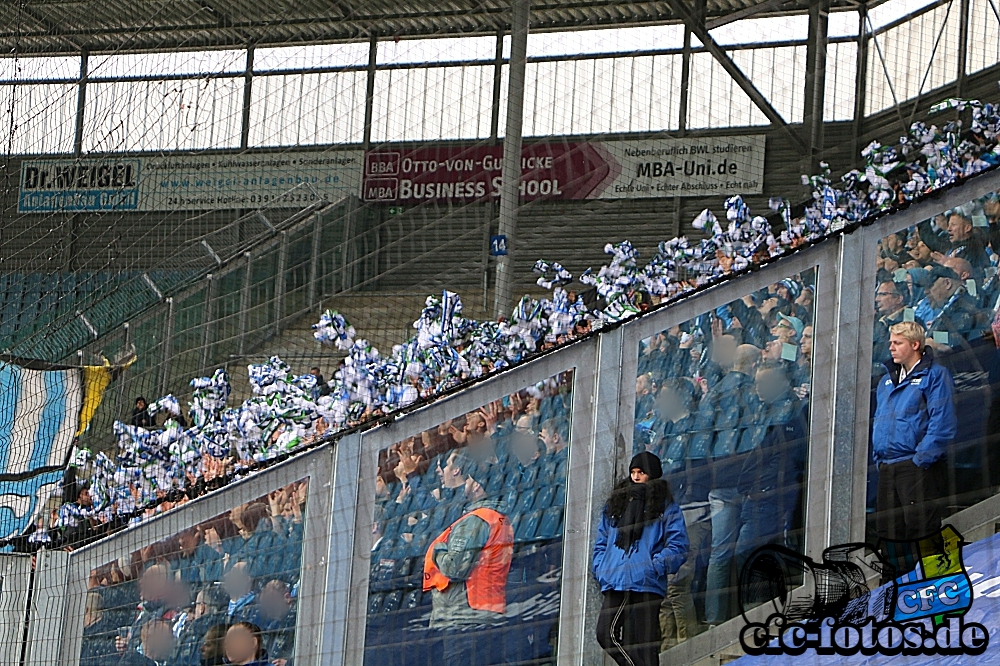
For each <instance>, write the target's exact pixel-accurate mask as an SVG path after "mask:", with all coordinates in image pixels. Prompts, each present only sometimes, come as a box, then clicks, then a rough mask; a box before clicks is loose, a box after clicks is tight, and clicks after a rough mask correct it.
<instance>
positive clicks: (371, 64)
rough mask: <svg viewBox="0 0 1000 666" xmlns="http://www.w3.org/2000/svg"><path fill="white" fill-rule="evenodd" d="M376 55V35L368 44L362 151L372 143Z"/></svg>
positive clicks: (372, 35) (372, 36) (373, 34)
mask: <svg viewBox="0 0 1000 666" xmlns="http://www.w3.org/2000/svg"><path fill="white" fill-rule="evenodd" d="M377 53H378V35H377V34H375V33H374V32H373V33H372V34H371V37H370V38H369V42H368V80H367V81H366V82H365V130H364V132H365V133H364V135H363V136H362V139H361V144H362V149H363V150H365V151H367V150H368V149H369V148H371V142H372V115H373V113H374V107H375V63H376V58H375V56H376V54H377Z"/></svg>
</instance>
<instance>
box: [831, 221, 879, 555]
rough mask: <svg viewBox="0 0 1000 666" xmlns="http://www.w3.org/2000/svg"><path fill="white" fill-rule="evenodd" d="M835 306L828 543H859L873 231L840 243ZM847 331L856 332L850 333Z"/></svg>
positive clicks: (869, 362)
mask: <svg viewBox="0 0 1000 666" xmlns="http://www.w3.org/2000/svg"><path fill="white" fill-rule="evenodd" d="M841 242H842V245H841V257H840V273H841V278H840V284H839V285H838V291H839V292H840V302H839V303H837V312H838V314H839V317H840V321H839V322H838V323H837V325H836V329H837V333H836V339H837V343H836V344H837V347H836V350H835V351H836V354H835V356H834V361H835V363H836V366H835V369H834V377H835V384H834V390H835V393H834V400H835V402H834V414H836V417H837V418H836V420H835V421H834V432H833V435H834V437H833V466H832V471H833V474H832V475H831V478H832V480H833V486H832V488H831V497H832V506H831V507H830V515H831V525H830V537H831V543H846V542H848V541H863V540H864V536H865V522H866V513H865V505H866V494H867V486H868V417H869V414H868V412H869V403H868V401H869V395H870V394H869V391H870V390H871V384H870V382H871V373H872V330H873V327H874V325H875V306H874V303H873V301H872V294H874V293H875V288H876V284H877V280H876V275H877V274H878V270H877V268H876V263H877V261H878V256H877V252H876V249H875V248H876V243H877V242H878V235H877V234H876V232H875V227H862V228H861V229H858V230H857V231H855V232H854V233H853V234H850V235H845V236H842V237H841ZM852 328H854V329H856V330H852Z"/></svg>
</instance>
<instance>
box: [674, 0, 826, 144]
mask: <svg viewBox="0 0 1000 666" xmlns="http://www.w3.org/2000/svg"><path fill="white" fill-rule="evenodd" d="M684 2H685V0H667V4H668V5H669V6H670V8H671V9H673V11H674V12H675V13H676V14H677V15H678V16H681V17H682V18H683V20H684V23H685V25H687V26H688V28H689V29H690V30H691V33H692V34H694V36H695V37H697V38H698V40H699V41H700V42H701V43H702V46H704V47H705V50H706V51H708V52H709V53H711V54H712V57H713V58H715V60H716V61H717V62H718V63H719V64H720V65H722V68H723V69H724V70H726V72H727V73H728V74H729V76H731V77H732V79H733V81H735V82H736V85H738V86H739V87H740V89H741V90H743V92H745V93H746V94H747V96H748V97H749V98H750V101H752V102H753V103H754V104H755V105H756V106H757V108H758V109H760V110H761V112H762V113H763V114H764V116H765V117H766V118H767V119H768V120H769V121H771V124H772V125H773V126H775V127H777V128H778V129H780V130H781V131H782V132H783V133H784V135H785V138H787V139H788V141H789V143H791V144H792V145H793V146H794V147H795V149H796V150H797V151H799V154H800V155H807V154H808V153H809V147H808V146H807V145H806V143H805V142H804V141H802V139H801V138H800V137H799V135H798V134H797V133H796V132H795V131H794V130H793V129H792V128H791V127H789V125H788V123H787V122H785V119H784V118H782V117H781V114H780V113H778V111H777V109H775V108H774V107H773V106H771V102H769V101H768V100H767V98H766V97H764V95H763V93H761V92H760V91H759V90H757V86H755V85H754V84H753V81H751V80H750V79H749V78H747V75H746V74H744V73H743V70H741V69H740V68H739V66H738V65H737V64H736V63H735V62H733V59H732V58H730V57H729V54H728V53H726V51H725V50H724V49H723V48H722V47H721V46H719V44H718V42H716V41H715V40H714V39H713V38H712V36H711V35H710V34H708V29H707V28H706V27H705V24H704V23H702V22H700V21H698V20H696V18H695V17H694V15H692V14H691V12H690V11H689V9H688V8H687V7H686V6H685V5H684Z"/></svg>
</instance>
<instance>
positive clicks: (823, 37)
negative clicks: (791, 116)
mask: <svg viewBox="0 0 1000 666" xmlns="http://www.w3.org/2000/svg"><path fill="white" fill-rule="evenodd" d="M829 25H830V0H815V1H814V2H813V3H812V4H810V5H809V38H808V43H807V45H806V91H805V108H804V109H803V111H802V118H803V124H804V125H805V130H806V132H808V133H809V136H808V141H809V155H808V158H807V159H808V160H809V162H808V164H807V165H804V166H805V168H806V169H807V171H804V172H803V173H813V171H814V169H815V167H816V163H817V157H818V155H819V154H820V153H821V152H823V107H824V102H825V99H826V94H825V93H826V49H827V40H828V35H829Z"/></svg>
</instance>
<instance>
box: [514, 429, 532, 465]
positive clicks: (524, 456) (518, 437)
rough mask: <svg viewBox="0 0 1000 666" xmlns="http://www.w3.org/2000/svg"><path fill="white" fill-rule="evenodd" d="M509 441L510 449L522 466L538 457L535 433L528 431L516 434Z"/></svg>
mask: <svg viewBox="0 0 1000 666" xmlns="http://www.w3.org/2000/svg"><path fill="white" fill-rule="evenodd" d="M511 439H512V442H511V448H512V449H513V451H514V455H515V456H516V457H517V460H518V462H520V463H521V464H522V465H528V464H530V463H531V462H533V461H534V460H535V459H536V458H537V457H538V437H537V435H535V433H533V432H531V431H530V430H529V431H527V432H516V433H514V436H513V437H512V438H511Z"/></svg>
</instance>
